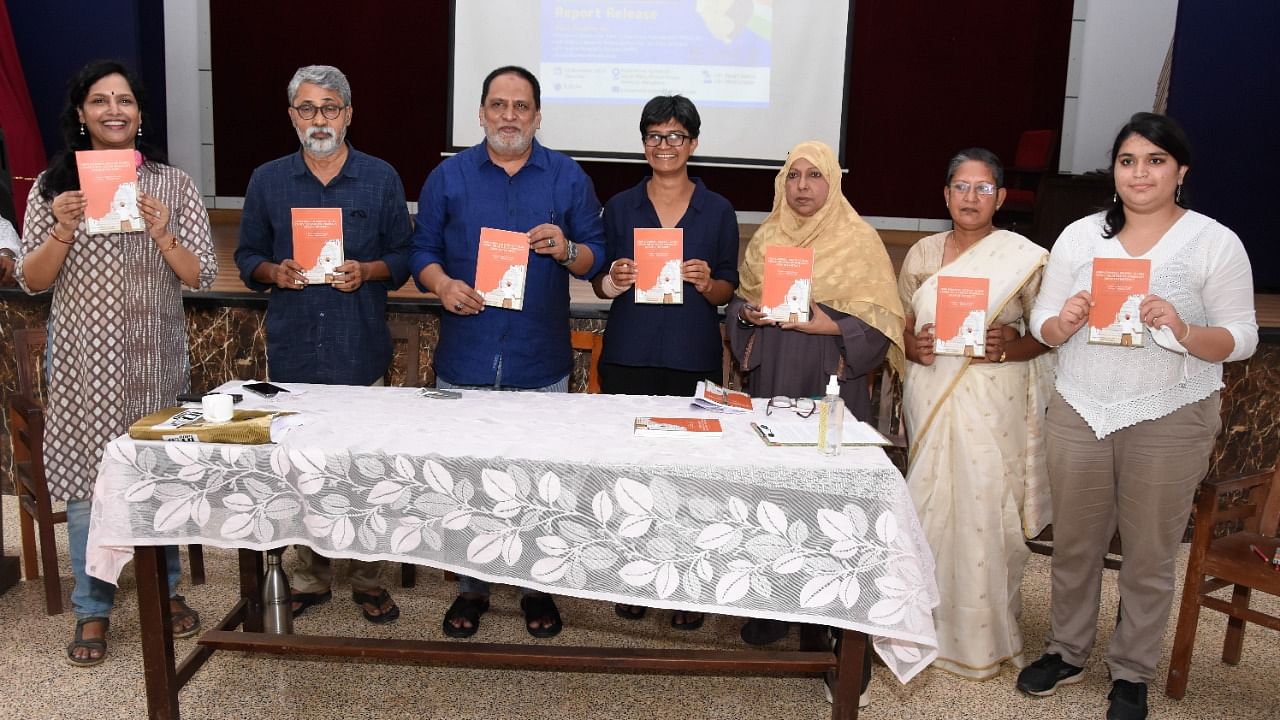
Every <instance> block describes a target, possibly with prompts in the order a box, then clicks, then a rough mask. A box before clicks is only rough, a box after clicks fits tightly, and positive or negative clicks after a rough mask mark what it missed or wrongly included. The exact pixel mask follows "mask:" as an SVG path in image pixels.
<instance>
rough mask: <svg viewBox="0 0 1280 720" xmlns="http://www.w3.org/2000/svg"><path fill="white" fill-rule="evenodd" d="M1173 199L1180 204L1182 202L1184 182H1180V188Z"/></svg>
mask: <svg viewBox="0 0 1280 720" xmlns="http://www.w3.org/2000/svg"><path fill="white" fill-rule="evenodd" d="M1173 201H1174V202H1175V203H1177V204H1179V205H1181V204H1182V183H1178V189H1177V190H1175V191H1174V193H1173Z"/></svg>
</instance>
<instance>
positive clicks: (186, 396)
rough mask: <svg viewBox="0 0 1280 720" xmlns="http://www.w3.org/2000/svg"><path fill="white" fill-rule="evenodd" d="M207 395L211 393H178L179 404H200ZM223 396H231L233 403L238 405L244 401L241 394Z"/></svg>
mask: <svg viewBox="0 0 1280 720" xmlns="http://www.w3.org/2000/svg"><path fill="white" fill-rule="evenodd" d="M207 394H209V393H178V402H180V403H189V402H200V400H201V399H203V398H204V396H205V395H207ZM222 394H223V395H230V396H231V402H233V403H238V402H240V401H241V400H243V399H244V396H243V395H241V394H240V393H222Z"/></svg>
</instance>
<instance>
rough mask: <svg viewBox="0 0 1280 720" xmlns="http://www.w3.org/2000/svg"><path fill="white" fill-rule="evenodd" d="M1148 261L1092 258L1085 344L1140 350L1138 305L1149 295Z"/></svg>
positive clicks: (1140, 333) (1149, 276)
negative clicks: (1087, 335) (1091, 278)
mask: <svg viewBox="0 0 1280 720" xmlns="http://www.w3.org/2000/svg"><path fill="white" fill-rule="evenodd" d="M1150 283H1151V261H1150V260H1147V259H1138V258H1094V259H1093V285H1092V287H1091V288H1090V289H1089V293H1090V294H1091V295H1093V307H1092V308H1090V310H1089V342H1091V343H1095V344H1097V345H1120V346H1122V347H1142V344H1143V335H1144V334H1145V333H1144V332H1143V331H1142V319H1141V317H1140V316H1139V314H1138V306H1139V305H1141V304H1142V299H1143V298H1145V297H1146V296H1147V293H1148V292H1150Z"/></svg>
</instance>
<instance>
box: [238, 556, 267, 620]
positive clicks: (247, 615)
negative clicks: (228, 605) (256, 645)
mask: <svg viewBox="0 0 1280 720" xmlns="http://www.w3.org/2000/svg"><path fill="white" fill-rule="evenodd" d="M262 573H263V567H262V553H261V552H259V551H257V550H246V549H243V548H241V550H240V597H241V599H243V600H244V602H245V609H244V630H245V632H262Z"/></svg>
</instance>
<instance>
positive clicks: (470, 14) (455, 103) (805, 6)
mask: <svg viewBox="0 0 1280 720" xmlns="http://www.w3.org/2000/svg"><path fill="white" fill-rule="evenodd" d="M453 8H454V10H453V41H452V44H451V46H450V47H451V50H452V52H453V58H452V63H451V64H452V72H453V84H452V86H451V97H452V107H451V109H450V116H449V117H450V126H449V131H450V135H449V138H450V140H449V145H450V147H451V148H464V147H467V146H469V145H472V144H474V143H477V142H480V141H482V140H483V139H484V132H483V129H482V128H481V126H480V122H479V121H478V118H477V111H478V109H479V106H480V93H481V89H482V85H483V82H484V78H485V76H486V75H488V73H489V72H490V71H491V70H493V69H494V68H496V67H500V66H503V65H519V66H522V67H525V68H528V69H529V70H530V71H532V72H533V73H534V74H535V75H536V76H537V77H538V80H539V83H540V85H541V87H542V107H541V115H542V117H541V122H539V124H538V140H539V141H540V142H541V143H542V144H543V145H546V146H547V147H550V148H554V149H556V150H560V151H563V152H566V153H569V154H571V155H573V156H574V157H579V158H601V159H608V160H622V161H627V162H635V161H643V160H644V144H643V142H642V141H641V138H640V134H639V132H637V130H638V122H639V120H640V111H641V109H642V108H643V107H644V104H645V103H646V102H648V101H649V100H650V99H651V98H653V97H654V96H656V95H671V94H675V93H679V94H681V95H684V96H686V97H688V98H689V99H690V100H692V101H693V102H694V103H696V104H697V106H698V112H699V113H700V114H701V115H702V134H701V135H700V136H699V137H698V149H697V153H696V154H695V155H694V157H693V159H692V162H694V163H698V164H712V163H714V164H721V165H747V166H751V167H772V166H777V165H779V164H781V162H782V160H783V159H784V158H785V157H786V156H787V151H788V150H790V149H791V147H792V146H793V145H795V144H796V143H798V142H800V141H801V140H822V141H824V142H826V143H827V144H829V145H831V146H832V147H834V148H839V147H840V146H841V141H842V139H843V137H844V117H845V107H846V104H845V93H846V88H847V85H846V72H847V71H848V67H849V57H850V55H849V52H848V49H849V48H848V44H847V41H848V39H849V32H850V29H851V26H850V24H849V0H466V1H465V2H463V1H462V0H456V1H455V2H454V3H453ZM867 102H871V100H867Z"/></svg>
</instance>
